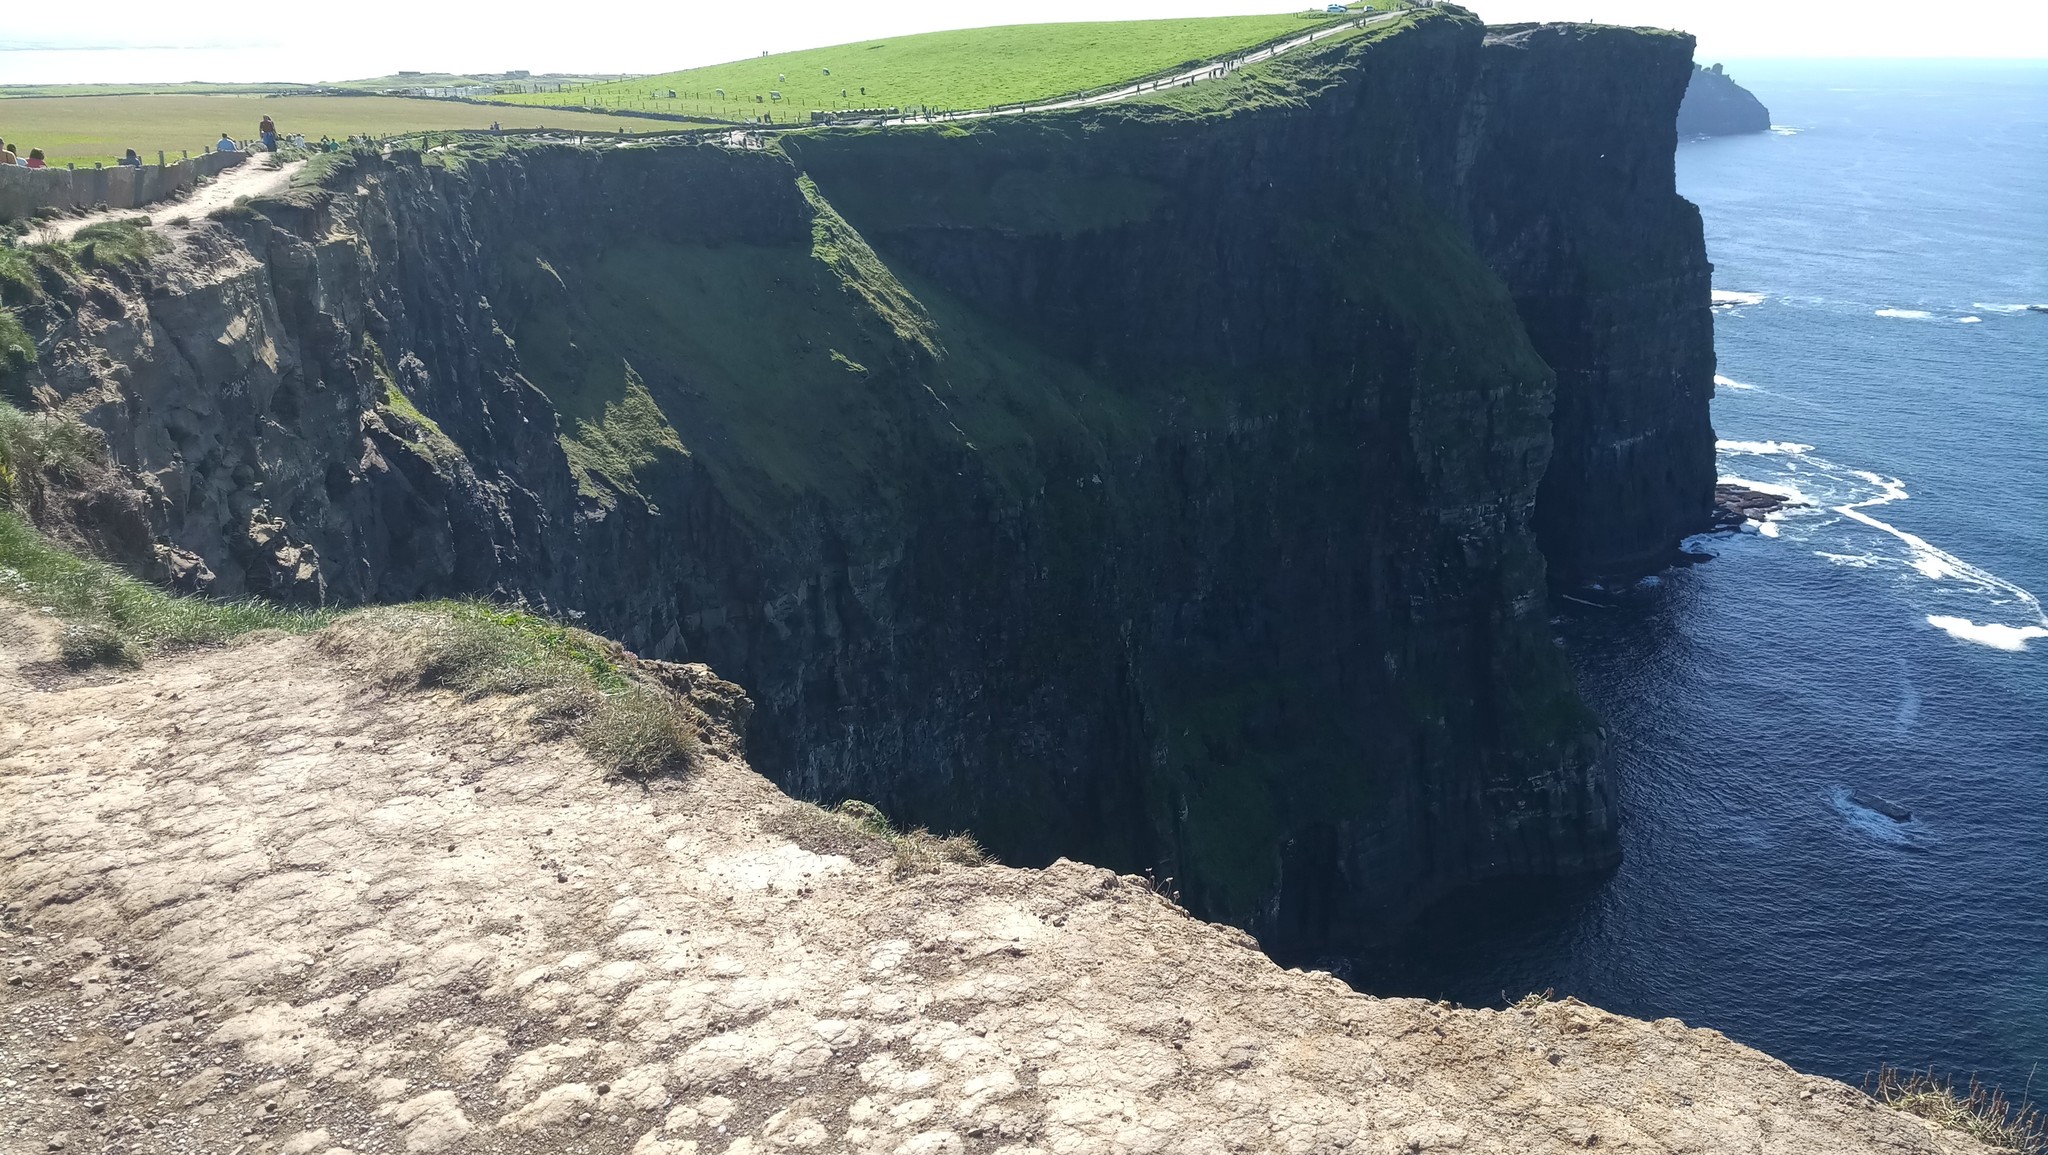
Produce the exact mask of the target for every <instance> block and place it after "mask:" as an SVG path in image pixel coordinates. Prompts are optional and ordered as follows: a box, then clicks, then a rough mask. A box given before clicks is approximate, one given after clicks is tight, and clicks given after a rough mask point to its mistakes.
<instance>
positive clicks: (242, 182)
mask: <svg viewBox="0 0 2048 1155" xmlns="http://www.w3.org/2000/svg"><path fill="white" fill-rule="evenodd" d="M304 167H306V162H305V161H303V160H295V161H291V162H289V163H287V164H284V165H281V166H279V167H277V168H271V167H270V166H269V165H267V164H265V163H263V157H262V156H261V155H258V156H256V157H255V158H253V159H251V160H245V161H243V162H242V163H241V164H238V165H236V166H235V167H233V168H231V169H228V170H227V171H226V172H223V173H221V174H220V175H219V176H217V177H215V178H213V179H212V180H210V181H208V182H206V183H205V184H202V185H199V186H198V187H196V188H194V189H193V190H192V191H191V192H189V193H187V194H186V195H184V196H183V197H177V198H173V199H171V200H164V201H158V202H156V203H155V204H149V205H144V206H142V207H141V208H135V209H106V210H103V211H101V212H96V213H87V214H86V215H84V216H82V217H66V218H62V219H59V220H53V221H49V222H46V223H43V224H38V225H37V226H36V227H35V229H34V231H33V232H32V233H31V234H30V239H31V240H33V241H36V242H38V243H42V244H47V243H49V242H51V241H67V240H70V239H71V238H72V237H74V236H76V235H78V230H80V229H82V228H84V227H86V226H87V225H95V224H99V223H100V222H102V221H125V220H133V219H134V218H136V217H143V216H146V217H148V218H150V219H151V220H152V221H158V222H161V221H165V220H169V219H171V218H173V217H191V218H193V219H195V220H196V219H198V218H201V217H204V216H205V215H206V214H208V213H210V212H213V211H215V210H217V209H224V208H226V207H228V206H229V205H231V204H234V203H235V202H236V201H238V200H240V199H241V198H243V197H260V196H269V195H271V194H272V193H278V192H283V191H284V190H285V189H288V188H290V187H291V183H292V177H294V176H296V175H298V172H299V170H300V169H302V168H304Z"/></svg>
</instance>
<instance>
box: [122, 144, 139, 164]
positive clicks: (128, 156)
mask: <svg viewBox="0 0 2048 1155" xmlns="http://www.w3.org/2000/svg"><path fill="white" fill-rule="evenodd" d="M121 167H123V168H141V167H142V158H141V157H140V156H138V155H136V152H135V150H134V149H132V148H131V149H129V150H128V151H127V152H126V153H125V154H123V155H122V157H121Z"/></svg>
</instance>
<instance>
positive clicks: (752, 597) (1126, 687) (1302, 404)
mask: <svg viewBox="0 0 2048 1155" xmlns="http://www.w3.org/2000/svg"><path fill="white" fill-rule="evenodd" d="M1689 59H1690V42H1689V41H1688V40H1687V39H1686V38H1684V37H1679V36H1671V35H1663V34H1654V33H1641V32H1628V31H1620V30H1611V29H1590V28H1579V27H1569V26H1543V27H1530V28H1518V29H1507V30H1499V31H1497V32H1496V33H1495V34H1492V35H1489V34H1488V33H1487V31H1486V30H1485V29H1483V28H1482V27H1481V26H1480V25H1479V24H1478V22H1477V21H1476V20H1474V19H1473V18H1472V17H1471V16H1470V15H1469V14H1466V13H1463V12H1461V11H1459V10H1457V9H1454V8H1448V7H1446V8H1440V9H1435V10H1432V11H1429V12H1426V13H1421V14H1418V15H1416V16H1414V17H1412V18H1408V19H1404V20H1403V21H1402V22H1401V23H1400V24H1399V25H1397V26H1396V27H1395V28H1393V29H1391V30H1389V29H1386V28H1375V29H1372V30H1369V31H1365V32H1360V33H1357V34H1354V35H1350V36H1347V37H1335V38H1332V39H1331V41H1330V42H1328V43H1327V44H1323V45H1320V46H1319V47H1318V50H1317V51H1316V52H1315V53H1314V54H1312V55H1306V54H1305V55H1302V56H1299V57H1296V56H1289V57H1285V58H1282V59H1281V60H1279V61H1275V62H1272V63H1270V64H1268V65H1263V66H1259V67H1255V68H1251V69H1247V70H1245V71H1244V72H1241V73H1238V74H1235V75H1233V76H1232V77H1231V78H1229V79H1227V80H1221V81H1216V82H1213V83H1208V84H1203V85H1197V86H1194V87H1192V88H1187V89H1178V90H1172V91H1170V92H1167V93H1161V94H1157V95H1156V96H1153V97H1150V98H1148V99H1141V100H1135V101H1130V102H1126V103H1122V104H1116V105H1110V106H1105V107H1102V108H1098V109H1093V110H1089V111H1086V112H1079V113H1073V114H1066V115H1060V116H1047V117H1029V118H1008V119H1002V120H998V121H990V122H984V123H979V124H973V125H952V126H943V127H936V128H930V129H891V130H888V131H869V132H860V131H836V132H818V133H805V134H800V135H795V136H790V137H784V138H782V140H781V142H780V144H779V145H778V146H777V147H773V148H769V149H765V150H763V149H750V148H732V147H724V146H718V145H711V144H703V145H696V146H672V147H662V148H615V149H605V150H582V149H573V148H567V147H553V148H533V149H515V150H506V149H500V148H485V147H480V148H474V149H470V150H466V151H465V150H456V151H444V152H436V153H433V154H430V155H427V156H420V155H417V154H413V153H408V152H403V151H399V152H394V153H391V154H389V155H388V156H382V157H380V156H375V155H356V156H351V157H346V158H343V159H342V160H341V161H340V162H339V163H337V164H336V165H335V167H333V168H331V169H330V170H328V171H327V172H325V173H324V175H323V177H322V179H321V180H320V181H319V182H318V183H317V184H316V185H314V186H312V187H308V188H305V189H302V190H299V191H297V192H295V193H293V194H292V195H290V196H287V197H283V198H278V199H272V200H267V201H258V202H256V203H255V204H253V205H251V206H249V207H248V208H246V209H242V210H238V211H236V212H234V213H230V214H227V215H225V216H224V217H222V218H220V219H217V220H213V221H207V222H200V223H196V224H193V225H190V226H180V227H179V228H178V229H176V230H173V231H174V233H175V237H176V244H175V246H174V251H172V252H171V253H170V254H168V255H166V256H164V257H162V258H160V259H158V260H157V261H155V262H154V263H153V264H151V265H149V266H147V267H146V268H144V269H142V270H140V271H126V272H124V271H120V270H109V271H107V272H105V273H104V274H103V275H100V276H97V277H95V278H91V279H90V280H89V281H81V282H79V285H80V286H83V287H74V288H71V289H66V290H65V291H63V292H60V293H56V294H55V295H54V296H53V297H52V298H51V299H50V300H49V301H47V302H45V303H43V304H40V305H36V306H33V307H31V308H30V309H29V310H28V311H27V313H26V316H27V319H28V322H29V324H30V326H31V327H32V328H33V329H35V330H36V331H37V332H38V333H39V334H40V339H39V342H38V343H39V347H40V348H41V349H42V350H43V354H42V356H41V357H40V361H39V364H38V366H37V367H36V368H35V369H34V370H33V376H32V380H31V382H30V384H29V392H30V393H31V394H32V395H33V396H34V398H35V399H36V400H37V401H38V402H39V403H40V404H42V405H45V406H47V407H50V408H53V409H57V410H60V411H63V412H66V413H69V414H73V415H76V416H79V417H81V418H82V419H84V420H86V421H88V422H89V423H91V424H93V425H94V426H96V427H98V428H100V429H102V430H104V431H105V432H106V434H107V438H108V441H109V444H110V446H111V448H112V451H113V453H114V456H115V457H116V459H117V460H118V461H119V462H120V463H121V464H122V465H123V466H124V467H125V468H126V469H128V470H129V471H131V473H132V475H133V476H134V477H135V478H136V479H137V481H138V483H139V484H140V485H141V486H142V487H143V490H144V493H143V499H142V501H141V503H140V505H139V507H138V508H139V513H138V516H139V517H140V518H142V519H143V520H144V521H145V522H146V523H147V532H146V533H144V534H140V535H130V538H129V539H130V540H133V539H136V538H138V537H140V538H147V537H150V536H153V537H154V538H155V540H156V542H157V544H156V546H155V547H154V549H153V551H152V556H150V557H141V556H135V557H131V558H130V559H129V560H131V561H132V562H134V563H136V564H138V565H147V566H152V567H154V570H155V572H157V573H158V574H159V576H163V577H166V578H175V579H176V580H178V581H179V582H181V583H182V584H184V585H185V586H186V587H187V588H193V589H204V590H206V591H208V592H211V593H213V594H217V595H228V596H233V595H240V594H244V593H261V594H264V595H267V596H270V597H274V598H278V599H281V600H286V601H297V602H323V601H324V602H328V603H342V604H346V603H355V602H365V601H392V600H405V599H413V598H421V597H430V596H439V595H447V594H459V593H489V594H493V595H497V596H503V597H518V598H524V599H526V600H527V601H529V602H532V603H535V604H537V605H540V606H545V607H548V608H550V609H553V610H555V611H557V612H561V613H564V614H570V615H574V616H577V617H579V618H580V619H581V620H582V621H583V622H584V623H585V624H587V625H589V626H590V627H591V628H593V629H596V630H598V631H600V632H603V633H607V634H610V635H612V636H615V637H618V638H620V639H622V640H623V641H625V642H626V643H627V644H628V645H629V646H631V647H633V648H634V649H636V650H638V651H640V652H642V653H644V654H647V655H650V656H656V657H663V658H673V659H677V660H690V661H703V662H709V663H711V664H712V665H714V666H715V667H716V668H717V669H718V670H719V671H720V672H721V673H722V674H723V675H725V676H726V677H730V678H732V679H734V680H735V681H737V682H740V683H742V684H744V685H745V686H747V688H748V689H749V691H750V692H751V693H752V695H753V696H754V698H755V700H756V701H757V703H758V705H759V709H758V711H757V712H756V713H755V715H754V721H753V723H752V726H751V729H750V732H749V742H750V746H751V750H752V758H753V762H754V764H755V765H756V766H758V767H759V768H760V769H762V770H763V771H764V772H765V773H767V774H769V775H770V776H771V777H773V778H774V779H775V780H776V781H777V782H779V783H781V784H782V785H784V786H785V787H786V788H788V789H789V790H791V791H792V792H794V793H797V794H800V795H802V796H806V797H813V798H823V799H834V798H840V797H848V796H853V797H860V798H865V799H870V800H872V801H874V802H876V803H879V804H880V805H882V806H883V808H884V809H885V810H887V811H888V812H889V813H890V814H891V815H892V816H893V817H895V818H897V819H898V820H899V821H902V822H905V823H914V824H922V825H929V826H932V827H934V828H939V829H971V830H973V831H974V832H975V833H976V834H977V835H978V836H979V837H981V838H982V840H983V841H984V842H986V843H987V844H988V845H989V846H990V847H991V848H992V849H993V850H995V851H996V852H997V853H998V855H1000V856H1001V857H1002V858H1003V859H1004V860H1005V861H1008V862H1012V863H1021V864H1031V863H1043V862H1049V861H1051V860H1052V859H1054V858H1056V857H1060V856H1067V857H1072V858H1079V859H1084V860H1087V861H1091V862H1095V863H1098V864H1102V865H1106V866H1110V867H1112V868H1115V869H1118V870H1123V871H1132V872H1135V871H1141V870H1152V871H1154V872H1156V874H1158V875H1159V876H1160V877H1162V878H1170V879H1171V880H1173V881H1172V884H1171V885H1172V886H1173V887H1174V888H1175V889H1176V890H1177V891H1178V893H1179V894H1181V895H1182V896H1183V899H1184V901H1185V902H1186V903H1187V904H1188V905H1189V907H1190V908H1191V909H1193V910H1195V911H1196V912H1198V913H1200V914H1202V915H1203V916H1205V917H1208V918H1212V919H1217V920H1223V921H1230V922H1234V923H1236V924H1238V925H1241V926H1245V927H1248V928H1251V929H1252V930H1254V931H1255V933H1257V934H1258V935H1259V937H1260V938H1261V939H1262V940H1263V941H1265V942H1266V943H1267V944H1268V945H1269V946H1270V947H1272V948H1273V949H1275V950H1276V951H1279V952H1282V953H1283V954H1287V953H1295V952H1306V951H1313V950H1321V949H1330V948H1343V947H1345V946H1349V945H1355V944H1357V943H1359V942H1361V941H1365V940H1368V939H1369V938H1370V937H1371V936H1372V935H1373V934H1375V933H1376V932H1377V931H1379V930H1380V929H1382V928H1383V927H1384V926H1385V925H1386V924H1387V923H1388V921H1389V920H1393V919H1397V918H1400V917H1403V916H1404V915H1405V914H1407V913H1409V912H1410V911H1412V910H1413V909H1414V908H1415V907H1416V906H1417V905H1418V904H1420V903H1422V902H1426V901H1428V900H1430V899H1431V898H1432V897H1434V896H1437V895H1440V894H1443V893H1445V892H1446V891H1448V890H1450V889H1453V888H1455V887H1458V886H1461V885H1464V884H1467V883H1471V882H1475V881H1478V880H1482V879H1485V878H1489V877H1494V876H1499V875H1504V874H1561V873H1573V872H1581V871H1589V870H1598V869H1601V868H1603V867H1605V866H1608V865H1610V864H1611V863H1612V862H1613V861H1614V860H1615V856H1616V854H1617V841H1616V837H1615V826H1616V822H1617V814H1616V812H1615V810H1614V807H1613V802H1612V797H1613V792H1612V789H1611V786H1610V784H1609V782H1608V781H1607V778H1606V775H1605V771H1604V768H1603V767H1602V764H1601V762H1600V760H1599V758H1598V756H1597V755H1598V735H1597V729H1596V727H1595V724H1594V722H1593V720H1592V719H1591V718H1590V717H1589V716H1588V715H1587V714H1586V712H1585V710H1584V709H1583V707H1582V706H1581V705H1580V704H1579V702H1578V700H1577V697H1576V696H1575V694H1574V693H1573V691H1572V688H1571V686H1570V683H1569V680H1568V677H1567V674H1566V672H1565V670H1564V668H1563V665H1562V663H1561V662H1560V660H1559V658H1558V655H1557V652H1556V649H1555V647H1554V645H1553V644H1552V642H1551V640H1550V637H1549V635H1548V630H1547V627H1546V622H1545V609H1544V605H1545V588H1546V576H1545V573H1546V570H1545V558H1546V556H1547V557H1548V561H1549V571H1550V573H1551V574H1552V575H1553V577H1554V578H1555V579H1556V580H1563V581H1571V580H1580V579H1582V578H1587V577H1595V576H1602V575H1606V574H1611V573H1617V572H1631V571H1640V570H1642V569H1645V568H1653V567H1654V566H1656V565H1657V564H1659V563H1660V562H1661V561H1662V559H1663V558H1664V557H1665V556H1666V555H1668V553H1669V552H1670V550H1671V548H1672V547H1673V545H1674V544H1675V542H1676V539H1677V537H1678V536H1679V535H1680V534H1682V533H1684V532H1687V531H1689V530H1690V529H1692V528H1695V527H1697V526H1699V525H1701V524H1703V523H1704V520H1705V517H1706V515H1707V510H1708V506H1709V501H1710V498H1711V491H1712V484H1713V468H1712V434H1711V431H1710V430H1709V429H1708V427H1707V422H1706V405H1707V398H1708V395H1709V393H1710V391H1711V384H1710V383H1711V376H1712V372H1713V363H1712V350H1711V342H1710V336H1711V334H1710V328H1709V327H1710V324H1711V322H1710V319H1709V316H1710V314H1709V309H1708V283H1707V279H1708V271H1709V269H1708V265H1707V263H1706V260H1705V257H1704V252H1703V248H1702V243H1701V239H1700V229H1699V221H1698V217H1697V214H1696V213H1695V212H1694V211H1693V210H1692V208H1691V206H1689V205H1687V204H1686V203H1685V202H1684V201H1683V200H1681V199H1680V198H1678V197H1677V195H1676V193H1675V192H1674V191H1673V187H1672V173H1671V152H1672V148H1673V147H1674V144H1675V133H1674V130H1673V128H1672V120H1673V116H1674V114H1675V110H1676V107H1677V104H1678V102H1679V99H1680V96H1681V92H1682V90H1683V85H1684V79H1685V75H1686V70H1687V63H1686V62H1687V61H1688V60H1689ZM1539 541H1540V545H1541V549H1540V550H1539Z"/></svg>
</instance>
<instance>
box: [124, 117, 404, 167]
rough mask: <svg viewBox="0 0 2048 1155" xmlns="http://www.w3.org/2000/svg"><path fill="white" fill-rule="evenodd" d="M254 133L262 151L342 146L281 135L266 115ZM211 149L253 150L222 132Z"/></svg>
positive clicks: (350, 140) (327, 139) (351, 140)
mask: <svg viewBox="0 0 2048 1155" xmlns="http://www.w3.org/2000/svg"><path fill="white" fill-rule="evenodd" d="M256 135H257V138H258V139H259V140H260V141H261V142H262V148H263V151H264V152H276V151H277V146H278V144H279V143H280V142H282V143H284V144H288V145H291V146H292V147H293V148H310V149H314V150H316V151H319V152H340V151H341V149H342V147H343V146H342V143H341V142H340V141H338V140H335V139H334V138H333V137H331V136H325V135H323V136H321V138H320V139H319V140H318V141H315V142H313V143H312V144H308V143H306V136H305V134H304V133H293V134H292V135H290V136H282V135H280V134H279V133H278V131H277V122H276V121H274V120H272V119H270V118H269V117H268V116H266V117H264V118H263V119H262V120H261V121H259V122H257V125H256ZM356 139H357V138H355V137H353V136H351V137H349V138H348V143H349V144H354V143H356ZM362 139H363V140H368V139H369V137H368V136H365V137H363V138H362ZM213 151H215V152H253V151H255V150H254V149H253V148H251V147H250V146H249V145H248V144H247V143H245V142H242V141H238V140H236V139H235V138H234V137H232V136H230V135H228V134H227V133H225V132H223V133H221V134H220V139H219V140H218V141H215V142H214V146H213ZM124 163H125V162H124Z"/></svg>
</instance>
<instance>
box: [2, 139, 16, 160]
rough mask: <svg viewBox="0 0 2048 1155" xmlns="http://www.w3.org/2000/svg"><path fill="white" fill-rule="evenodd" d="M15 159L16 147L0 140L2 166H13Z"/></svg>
mask: <svg viewBox="0 0 2048 1155" xmlns="http://www.w3.org/2000/svg"><path fill="white" fill-rule="evenodd" d="M14 159H15V158H14V146H13V145H11V144H8V143H7V142H6V141H4V140H0V164H13V163H14Z"/></svg>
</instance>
